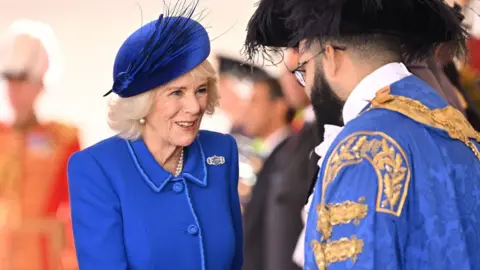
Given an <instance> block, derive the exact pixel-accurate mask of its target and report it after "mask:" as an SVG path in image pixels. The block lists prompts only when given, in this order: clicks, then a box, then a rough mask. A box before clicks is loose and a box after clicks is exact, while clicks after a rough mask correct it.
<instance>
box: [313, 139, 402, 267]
mask: <svg viewBox="0 0 480 270" xmlns="http://www.w3.org/2000/svg"><path fill="white" fill-rule="evenodd" d="M362 161H367V162H368V163H370V165H371V166H372V168H373V170H374V172H375V174H374V175H375V176H376V177H377V182H378V190H377V199H376V202H375V211H377V212H382V213H387V214H391V215H394V216H400V214H401V212H402V209H403V206H404V204H405V200H406V197H407V194H408V186H409V184H410V178H411V174H410V172H411V170H410V164H409V162H408V159H407V156H406V154H405V151H404V150H403V149H402V147H400V145H399V144H398V143H397V142H396V141H395V140H394V139H392V138H391V137H390V136H388V135H387V134H385V133H382V132H366V131H360V132H355V133H352V134H350V135H349V136H348V137H346V138H344V139H343V140H341V141H340V142H339V143H338V144H337V146H336V147H335V148H334V149H333V151H332V153H331V155H330V157H329V158H328V161H327V163H326V167H325V172H324V175H323V178H322V181H323V182H322V183H323V185H322V201H321V203H320V204H319V205H317V208H316V209H317V230H318V231H319V232H320V233H321V235H322V237H321V239H320V241H318V240H312V241H311V242H310V244H311V245H312V248H313V253H314V255H315V259H316V262H317V266H318V267H319V268H320V269H325V268H326V267H327V265H328V264H329V263H332V262H338V261H343V260H346V259H347V258H356V256H357V255H358V254H360V253H361V251H362V249H363V241H362V240H358V239H356V238H352V239H348V238H347V239H345V238H342V239H341V240H338V241H341V242H338V241H333V242H329V240H330V238H331V235H332V230H333V226H335V225H340V224H345V223H350V222H351V220H354V225H356V224H358V223H359V222H360V220H361V219H363V218H365V216H366V215H367V211H368V207H364V206H366V205H364V204H363V202H364V201H365V198H364V197H361V198H360V199H359V202H360V203H354V202H351V201H345V202H342V203H339V204H327V203H326V199H325V196H326V191H327V189H328V187H329V185H330V184H331V183H332V181H334V180H335V177H336V176H337V175H338V173H339V172H340V170H341V169H343V168H345V167H347V166H350V165H354V164H359V163H361V162H362ZM344 209H349V210H348V214H347V213H346V212H345V211H343V210H344ZM346 240H351V241H350V242H346ZM332 243H335V244H336V245H334V247H335V248H333V247H332ZM340 243H342V245H340ZM345 243H348V245H347V244H345ZM346 246H347V247H349V248H350V251H349V252H350V253H345V252H346V251H343V253H342V252H341V251H342V250H344V248H345V247H346ZM327 247H329V248H330V249H328V250H329V253H328V252H326V251H327V249H326V248H327ZM340 247H342V248H340ZM334 250H335V251H336V252H333V251H334ZM332 254H333V255H332ZM347 255H348V256H347ZM338 258H340V259H338Z"/></svg>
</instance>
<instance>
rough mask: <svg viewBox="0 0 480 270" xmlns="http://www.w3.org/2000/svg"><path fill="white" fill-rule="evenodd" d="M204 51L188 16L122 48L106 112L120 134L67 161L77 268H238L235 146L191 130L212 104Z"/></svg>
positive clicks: (203, 38) (153, 27) (167, 19)
mask: <svg viewBox="0 0 480 270" xmlns="http://www.w3.org/2000/svg"><path fill="white" fill-rule="evenodd" d="M187 13H188V12H184V13H182V14H187ZM209 53H210V41H209V38H208V35H207V32H206V31H205V29H204V28H203V27H202V26H201V25H200V24H199V23H198V22H196V21H194V20H193V19H191V18H189V17H188V16H187V17H185V16H168V15H167V16H161V17H160V18H159V19H158V20H156V21H153V22H151V23H149V24H147V25H145V26H143V27H141V28H140V29H138V30H137V31H136V32H134V33H133V34H132V35H131V36H130V37H129V38H128V39H127V40H126V41H125V43H124V44H123V45H122V46H121V48H120V50H119V52H118V54H117V57H116V59H115V65H114V84H113V88H112V90H111V92H114V93H116V94H117V95H118V96H119V97H118V98H116V99H115V100H113V101H112V102H111V104H110V106H109V114H108V120H109V125H110V126H111V128H112V129H114V130H116V131H118V135H117V136H114V137H111V138H108V139H106V140H103V141H101V142H99V143H97V144H96V145H94V146H91V147H89V148H87V149H85V150H83V151H80V152H77V153H75V154H74V155H73V156H72V157H71V158H70V162H69V167H68V178H69V187H70V196H71V209H72V222H73V231H74V237H75V247H76V252H77V258H78V262H79V267H80V269H81V270H97V269H98V270H109V269H111V270H122V269H139V270H144V269H145V270H146V269H154V270H157V269H158V270H205V269H208V270H224V269H225V270H227V269H241V268H242V227H241V213H240V205H239V199H238V193H237V184H238V152H237V145H236V143H235V141H234V139H233V138H232V137H231V136H230V135H223V134H219V133H215V132H208V131H199V126H200V122H201V120H202V116H203V115H204V113H212V112H213V110H214V108H215V106H216V104H217V89H216V87H217V86H216V77H215V71H214V69H213V68H212V65H211V64H210V63H209V62H208V61H207V60H206V59H207V56H208V55H209ZM107 94H108V93H107Z"/></svg>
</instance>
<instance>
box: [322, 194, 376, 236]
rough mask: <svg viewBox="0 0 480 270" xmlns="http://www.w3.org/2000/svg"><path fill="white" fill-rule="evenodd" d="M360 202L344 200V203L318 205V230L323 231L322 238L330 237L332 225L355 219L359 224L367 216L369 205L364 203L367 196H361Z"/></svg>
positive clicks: (356, 223) (355, 222)
mask: <svg viewBox="0 0 480 270" xmlns="http://www.w3.org/2000/svg"><path fill="white" fill-rule="evenodd" d="M358 201H359V202H358V203H357V202H353V201H344V202H342V203H335V204H328V205H326V206H325V205H323V204H319V205H317V209H316V210H317V216H318V219H317V230H318V231H321V232H323V235H322V239H324V238H325V239H328V238H330V235H331V233H332V226H336V225H340V224H349V223H350V222H352V221H353V224H354V225H358V224H359V223H360V220H362V219H364V218H365V217H366V216H367V212H368V205H366V204H364V203H363V202H364V201H365V197H361V198H360V199H359V200H358Z"/></svg>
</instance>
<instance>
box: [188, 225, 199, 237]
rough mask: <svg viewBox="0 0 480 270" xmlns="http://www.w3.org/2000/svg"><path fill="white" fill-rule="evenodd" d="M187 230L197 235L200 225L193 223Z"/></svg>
mask: <svg viewBox="0 0 480 270" xmlns="http://www.w3.org/2000/svg"><path fill="white" fill-rule="evenodd" d="M187 231H188V233H189V234H191V235H196V234H197V233H198V227H197V225H193V224H192V225H190V226H188V229H187Z"/></svg>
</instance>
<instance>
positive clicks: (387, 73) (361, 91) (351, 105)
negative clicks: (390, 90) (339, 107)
mask: <svg viewBox="0 0 480 270" xmlns="http://www.w3.org/2000/svg"><path fill="white" fill-rule="evenodd" d="M410 75H412V74H411V73H410V72H409V71H408V69H407V67H406V66H405V65H404V64H403V63H389V64H386V65H384V66H382V67H381V68H379V69H377V70H375V71H374V72H372V73H370V74H369V75H367V76H366V77H365V78H363V80H361V81H360V83H358V84H357V86H356V87H355V88H354V89H353V91H352V93H350V95H349V96H348V98H347V101H346V102H345V105H344V107H343V122H344V123H345V125H346V124H347V123H348V122H350V121H351V120H353V119H354V118H355V117H357V115H358V114H359V113H360V112H361V111H362V110H363V109H364V108H365V107H366V106H367V105H368V101H369V100H372V99H373V98H374V97H375V94H376V93H377V91H378V90H380V89H382V88H383V87H385V86H388V85H391V84H393V83H395V82H397V81H399V80H401V79H403V78H405V77H408V76H410Z"/></svg>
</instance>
